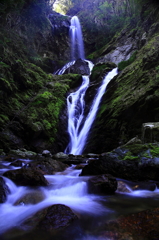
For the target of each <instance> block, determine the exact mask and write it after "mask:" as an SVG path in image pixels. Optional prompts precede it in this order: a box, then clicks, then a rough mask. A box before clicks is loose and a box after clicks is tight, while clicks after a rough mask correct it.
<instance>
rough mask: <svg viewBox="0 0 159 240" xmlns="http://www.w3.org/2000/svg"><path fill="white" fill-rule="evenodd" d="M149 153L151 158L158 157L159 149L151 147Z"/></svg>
mask: <svg viewBox="0 0 159 240" xmlns="http://www.w3.org/2000/svg"><path fill="white" fill-rule="evenodd" d="M150 153H151V155H152V157H159V147H158V146H153V148H152V149H151V150H150Z"/></svg>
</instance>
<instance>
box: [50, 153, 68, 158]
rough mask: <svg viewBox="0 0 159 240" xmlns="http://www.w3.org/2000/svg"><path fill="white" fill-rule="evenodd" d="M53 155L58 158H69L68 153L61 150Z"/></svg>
mask: <svg viewBox="0 0 159 240" xmlns="http://www.w3.org/2000/svg"><path fill="white" fill-rule="evenodd" d="M53 157H54V158H56V159H67V158H68V155H67V154H65V153H63V152H59V153H56V154H55V155H54V156H53Z"/></svg>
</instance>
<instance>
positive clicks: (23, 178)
mask: <svg viewBox="0 0 159 240" xmlns="http://www.w3.org/2000/svg"><path fill="white" fill-rule="evenodd" d="M3 176H5V177H7V178H9V179H11V180H12V181H13V182H14V183H16V184H17V185H21V186H30V187H36V186H47V185H48V182H47V180H46V179H45V177H44V176H43V174H42V173H41V172H39V171H38V170H36V169H32V168H21V169H17V170H10V171H7V172H5V173H4V174H3Z"/></svg>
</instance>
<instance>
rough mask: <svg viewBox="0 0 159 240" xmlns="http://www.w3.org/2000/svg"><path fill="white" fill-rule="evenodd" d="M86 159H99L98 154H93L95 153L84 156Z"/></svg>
mask: <svg viewBox="0 0 159 240" xmlns="http://www.w3.org/2000/svg"><path fill="white" fill-rule="evenodd" d="M86 157H87V158H99V154H95V153H88V154H86Z"/></svg>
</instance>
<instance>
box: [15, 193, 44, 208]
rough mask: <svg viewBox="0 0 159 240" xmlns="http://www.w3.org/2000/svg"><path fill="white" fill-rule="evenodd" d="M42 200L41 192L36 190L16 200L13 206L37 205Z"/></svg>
mask: <svg viewBox="0 0 159 240" xmlns="http://www.w3.org/2000/svg"><path fill="white" fill-rule="evenodd" d="M44 198H45V196H44V194H43V193H42V192H41V191H38V190H36V191H34V192H29V193H26V194H25V195H24V196H22V197H21V198H20V199H18V200H17V201H16V202H15V204H14V205H15V206H17V205H26V204H37V203H39V202H41V201H43V200H44Z"/></svg>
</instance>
